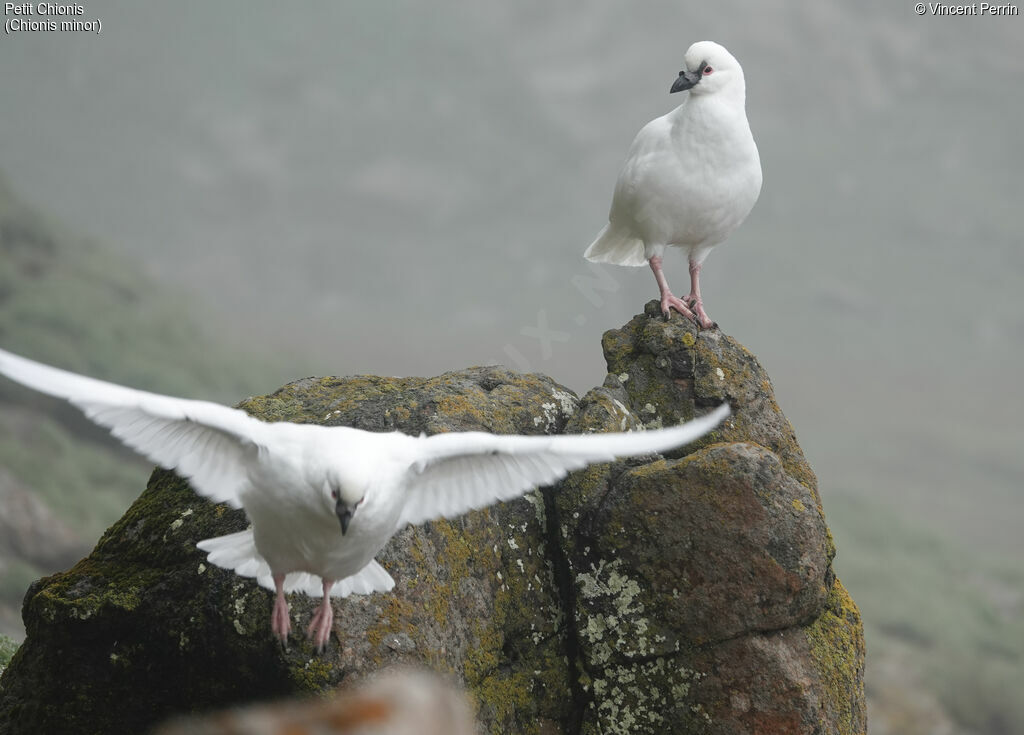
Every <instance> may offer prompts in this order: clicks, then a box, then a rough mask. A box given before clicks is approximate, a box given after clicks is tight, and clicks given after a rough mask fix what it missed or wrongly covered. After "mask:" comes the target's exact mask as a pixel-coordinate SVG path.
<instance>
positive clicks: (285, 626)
mask: <svg viewBox="0 0 1024 735" xmlns="http://www.w3.org/2000/svg"><path fill="white" fill-rule="evenodd" d="M274 587H275V588H276V589H277V597H275V598H274V610H273V612H271V614H270V629H271V630H272V631H274V635H275V636H277V637H278V638H279V639H280V640H281V645H284V646H287V645H288V632H289V631H290V630H291V628H292V625H291V621H290V620H289V619H288V602H287V601H286V600H285V599H284V575H283V574H275V575H274Z"/></svg>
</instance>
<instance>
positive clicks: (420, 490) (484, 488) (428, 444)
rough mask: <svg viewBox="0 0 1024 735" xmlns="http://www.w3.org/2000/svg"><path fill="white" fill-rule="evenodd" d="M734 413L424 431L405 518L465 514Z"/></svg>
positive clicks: (647, 450)
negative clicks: (665, 425) (664, 421)
mask: <svg viewBox="0 0 1024 735" xmlns="http://www.w3.org/2000/svg"><path fill="white" fill-rule="evenodd" d="M728 415H729V406H728V404H722V405H721V406H719V407H718V408H716V409H715V410H714V411H712V412H711V413H709V414H708V415H706V416H703V417H701V418H698V419H694V420H693V421H689V422H687V423H685V424H680V425H679V426H674V427H672V428H669V429H658V430H656V431H637V432H630V433H626V434H579V435H572V436H499V435H495V434H486V433H483V432H465V433H451V434H437V435H435V436H431V437H424V438H422V439H420V440H419V441H420V452H421V455H420V458H419V460H418V461H416V462H415V463H414V464H413V465H412V467H411V468H410V469H409V470H408V472H409V475H408V476H407V477H406V478H405V481H404V483H405V486H406V487H407V488H408V489H407V491H406V492H407V500H406V504H405V507H404V508H403V510H402V515H401V518H400V522H401V523H403V524H404V523H422V522H423V521H428V520H431V519H433V518H441V517H449V518H450V517H453V516H457V515H461V514H462V513H465V512H466V511H468V510H472V509H473V508H483V507H485V506H488V505H491V504H492V503H495V502H497V501H499V500H510V499H512V498H515V497H518V496H520V495H522V494H523V493H525V492H526V491H528V490H529V489H530V488H533V487H536V486H538V485H550V484H551V483H553V482H555V481H556V480H560V479H562V478H563V477H565V476H566V475H567V474H569V473H570V472H571V471H573V470H578V469H580V468H581V467H585V466H587V465H588V464H593V463H595V462H610V461H612V460H613V459H616V458H617V457H629V456H633V455H640V454H653V453H655V452H664V451H666V450H669V449H673V448H675V447H678V446H682V445H683V444H687V443H689V442H692V441H693V440H695V439H699V438H700V437H702V436H704V434H707V433H708V432H709V431H711V430H712V429H714V428H715V427H716V426H718V424H719V423H720V422H721V421H722V419H724V418H725V417H726V416H728Z"/></svg>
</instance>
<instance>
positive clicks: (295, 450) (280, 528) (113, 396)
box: [0, 350, 729, 649]
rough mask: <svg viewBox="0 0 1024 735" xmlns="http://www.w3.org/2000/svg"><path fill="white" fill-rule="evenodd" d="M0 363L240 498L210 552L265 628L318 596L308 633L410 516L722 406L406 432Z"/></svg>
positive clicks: (375, 581)
mask: <svg viewBox="0 0 1024 735" xmlns="http://www.w3.org/2000/svg"><path fill="white" fill-rule="evenodd" d="M0 373H2V374H4V375H6V376H7V377H8V378H10V379H12V380H14V381H17V382H19V383H22V384H24V385H26V386H28V387H30V388H34V389H36V390H38V391H41V392H43V393H48V394H50V395H53V396H58V397H60V398H64V399H67V400H68V401H70V402H71V403H72V404H73V405H75V406H77V407H78V408H79V409H81V410H82V411H83V412H84V413H85V415H86V416H87V417H88V418H90V419H91V420H92V421H94V422H96V423H97V424H99V425H101V426H104V427H106V428H107V429H109V430H110V432H111V433H112V434H113V435H114V436H115V437H117V438H118V439H120V440H121V441H122V442H124V443H125V444H126V445H128V446H129V447H131V448H132V449H134V450H135V451H137V452H138V453H139V454H142V455H143V456H145V457H147V458H148V459H149V460H151V461H153V462H156V463H157V464H159V465H161V466H162V467H165V468H167V469H172V470H175V471H176V472H178V474H180V475H181V476H182V477H185V478H187V479H188V481H189V482H190V484H191V486H192V487H193V488H194V489H195V491H196V492H198V493H199V494H200V495H203V496H205V497H207V498H210V499H211V500H213V501H216V502H218V503H227V504H228V505H230V506H232V507H235V508H244V509H245V512H246V514H247V515H248V517H249V520H250V521H251V523H252V526H251V528H250V529H248V530H245V531H242V532H239V533H233V534H230V535H227V536H218V537H216V538H211V539H206V540H205V541H201V542H200V543H199V544H198V546H199V548H200V549H202V550H203V551H205V552H207V554H208V559H209V561H210V562H211V563H213V564H216V565H217V566H220V567H223V568H225V569H230V570H233V571H234V572H235V573H237V574H239V575H242V576H245V577H255V578H256V579H257V581H258V582H259V583H260V584H261V585H262V586H264V587H266V588H268V589H271V590H274V591H275V592H276V597H275V600H274V606H273V612H272V615H271V628H272V630H273V632H274V635H276V636H277V637H278V638H280V639H281V640H282V642H285V641H287V637H288V633H289V631H290V628H291V624H290V620H289V615H288V604H287V602H286V601H285V593H286V592H293V591H301V592H305V593H306V594H308V595H311V596H313V597H319V596H323V602H322V604H321V605H320V606H319V607H318V608H317V611H316V613H315V614H314V615H313V618H312V621H311V622H310V624H309V628H308V633H309V635H310V637H311V638H312V639H313V643H314V645H315V646H316V647H317V648H318V649H323V647H324V646H325V645H326V643H327V640H328V638H329V637H330V633H331V630H332V626H333V620H334V613H333V610H332V608H331V604H330V597H331V596H334V597H346V596H348V595H350V594H352V593H358V594H368V593H371V592H386V591H388V590H390V589H391V588H392V587H394V585H395V582H394V580H393V579H392V578H391V575H389V574H388V573H387V572H386V571H385V570H384V568H383V567H382V566H381V565H380V564H378V563H377V562H376V561H374V556H375V555H376V554H377V552H378V551H380V550H381V549H382V548H383V547H384V545H385V544H386V543H387V541H388V539H390V538H391V537H392V536H393V535H394V534H395V533H396V532H397V531H399V530H400V529H401V528H403V527H404V526H405V524H407V523H414V524H415V523H422V522H424V521H428V520H431V519H434V518H442V517H445V518H451V517H454V516H458V515H461V514H463V513H466V512H467V511H469V510H472V509H474V508H482V507H485V506H488V505H491V504H493V503H496V502H499V501H503V500H511V499H512V498H516V497H518V496H520V495H522V494H524V493H525V492H527V491H528V490H530V489H531V488H533V487H536V486H539V485H550V484H551V483H553V482H555V481H556V480H559V479H561V478H563V477H565V476H566V475H567V474H568V473H569V472H571V471H572V470H576V469H580V468H582V467H585V466H586V465H588V464H591V463H595V462H607V461H611V460H613V459H615V458H618V457H626V456H633V455H643V454H652V453H655V452H663V451H667V450H669V449H673V448H675V447H678V446H681V445H683V444H687V443H689V442H692V441H694V440H695V439H698V438H700V437H701V436H703V435H704V434H706V433H708V432H709V431H711V430H712V429H714V428H715V427H716V426H717V425H718V424H719V422H721V421H722V420H723V419H724V418H725V417H726V416H727V415H728V414H729V407H728V405H722V406H719V407H718V408H717V409H715V410H714V411H712V412H711V413H709V414H708V415H706V416H703V417H701V418H698V419H695V420H693V421H690V422H688V423H686V424H682V425H680V426H676V427H672V428H668V429H659V430H656V431H640V432H634V433H625V434H585V435H571V436H507V435H494V434H488V433H484V432H464V433H450V434H438V435H435V436H429V437H428V436H420V437H412V436H408V435H406V434H402V433H399V432H393V433H374V432H369V431H362V430H360V429H353V428H348V427H342V426H330V427H328V426H318V425H315V424H293V423H286V422H278V423H267V422H264V421H261V420H259V419H256V418H253V417H252V416H249V415H248V414H246V413H245V412H244V411H241V410H239V409H235V408H228V407H227V406H222V405H219V404H216V403H210V402H207V401H196V400H189V399H185V398H172V397H170V396H163V395H157V394H155V393H146V392H144V391H139V390H133V389H131V388H125V387H122V386H119V385H114V384H113V383H107V382H104V381H101V380H95V379H93V378H87V377H85V376H82V375H77V374H75V373H71V372H67V371H65V370H60V369H58V368H54V367H50V366H48V365H43V364H41V363H38V362H34V361H32V360H28V359H26V358H23V357H19V356H17V355H14V354H11V353H10V352H6V351H4V350H0Z"/></svg>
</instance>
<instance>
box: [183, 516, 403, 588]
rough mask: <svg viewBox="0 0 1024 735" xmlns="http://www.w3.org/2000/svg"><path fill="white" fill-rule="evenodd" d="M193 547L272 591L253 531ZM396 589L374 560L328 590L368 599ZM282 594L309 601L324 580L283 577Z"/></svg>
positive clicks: (294, 575)
mask: <svg viewBox="0 0 1024 735" xmlns="http://www.w3.org/2000/svg"><path fill="white" fill-rule="evenodd" d="M196 546H198V547H199V549H201V550H202V551H205V552H206V560H207V561H208V562H210V563H211V564H216V565H217V566H218V567H221V568H222V569H227V570H229V571H232V572H234V573H235V574H237V575H239V576H241V577H255V578H256V581H257V582H258V583H259V585H260V586H261V587H265V588H266V589H268V590H270V591H272V592H273V591H274V577H273V575H272V574H271V572H270V565H269V564H267V562H266V560H264V558H263V557H262V556H260V553H259V552H258V551H256V541H255V539H253V535H252V529H251V528H249V529H246V530H245V531H239V532H238V533H231V534H228V535H227V536H216V537H214V538H208V539H204V540H203V541H200V542H199V543H198V544H196ZM394 586H395V580H393V579H392V578H391V575H390V574H388V573H387V571H386V570H385V569H384V567H382V566H381V565H380V564H378V563H377V562H376V561H374V560H373V559H371V560H370V563H369V564H367V565H366V566H365V567H363V568H362V569H360V570H359V571H358V572H356V573H355V574H353V575H351V576H349V577H345V578H344V579H341V580H338V581H337V582H335V583H334V586H333V587H331V597H348V596H349V595H351V594H357V595H368V594H370V593H371V592H389V591H391V589H392V588H393V587H394ZM284 591H285V592H304V593H305V594H307V595H309V596H310V597H323V594H324V591H323V580H321V578H320V577H319V576H317V575H316V574H311V573H309V572H292V573H291V574H287V575H285V578H284Z"/></svg>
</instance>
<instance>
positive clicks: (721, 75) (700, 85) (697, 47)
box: [669, 41, 745, 95]
mask: <svg viewBox="0 0 1024 735" xmlns="http://www.w3.org/2000/svg"><path fill="white" fill-rule="evenodd" d="M683 63H684V64H685V65H686V68H685V69H683V70H682V71H681V72H679V77H678V78H677V79H676V81H675V82H674V83H673V84H672V89H670V90H669V92H670V93H671V92H682V91H683V90H686V89H688V90H690V94H695V95H702V94H712V93H714V92H719V91H723V90H739V91H740V92H741V93H742V92H743V91H744V90H745V83H744V81H743V68H742V67H741V66H740V62H738V61H736V58H735V57H734V56H733V55H732V54H730V53H729V52H728V51H727V50H726V49H725V47H724V46H721V45H719V44H717V43H715V42H714V41H698V42H697V43H695V44H693V45H692V46H690V48H689V49H687V50H686V56H684V57H683Z"/></svg>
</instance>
